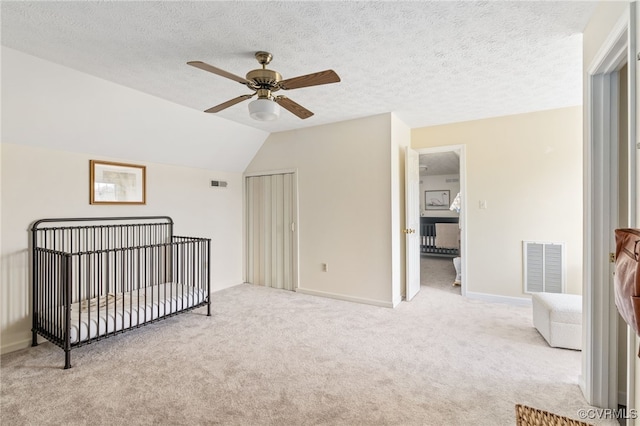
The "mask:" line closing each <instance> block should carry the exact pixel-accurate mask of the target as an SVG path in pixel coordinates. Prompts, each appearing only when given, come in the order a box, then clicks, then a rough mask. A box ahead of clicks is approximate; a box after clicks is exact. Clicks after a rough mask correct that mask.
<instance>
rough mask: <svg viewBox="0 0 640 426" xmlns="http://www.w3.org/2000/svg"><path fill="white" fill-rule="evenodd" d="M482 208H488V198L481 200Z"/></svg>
mask: <svg viewBox="0 0 640 426" xmlns="http://www.w3.org/2000/svg"><path fill="white" fill-rule="evenodd" d="M480 208H481V209H483V210H484V209H486V208H487V200H480Z"/></svg>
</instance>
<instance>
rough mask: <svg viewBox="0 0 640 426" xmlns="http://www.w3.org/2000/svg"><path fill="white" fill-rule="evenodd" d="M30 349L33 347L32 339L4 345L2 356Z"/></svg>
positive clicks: (0, 348)
mask: <svg viewBox="0 0 640 426" xmlns="http://www.w3.org/2000/svg"><path fill="white" fill-rule="evenodd" d="M38 343H40V338H39V337H38ZM29 347H31V339H23V340H19V341H17V342H13V343H9V344H7V345H2V347H0V354H2V355H4V354H8V353H10V352H15V351H19V350H22V349H27V348H29Z"/></svg>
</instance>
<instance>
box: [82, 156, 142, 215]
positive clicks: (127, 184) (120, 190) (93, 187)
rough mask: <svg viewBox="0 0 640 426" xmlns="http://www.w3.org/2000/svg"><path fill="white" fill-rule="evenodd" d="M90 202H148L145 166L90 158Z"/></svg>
mask: <svg viewBox="0 0 640 426" xmlns="http://www.w3.org/2000/svg"><path fill="white" fill-rule="evenodd" d="M89 167H90V182H89V192H90V198H89V203H90V204H146V202H147V200H146V170H147V168H146V167H145V166H138V165H135V164H124V163H111V162H107V161H97V160H90V161H89Z"/></svg>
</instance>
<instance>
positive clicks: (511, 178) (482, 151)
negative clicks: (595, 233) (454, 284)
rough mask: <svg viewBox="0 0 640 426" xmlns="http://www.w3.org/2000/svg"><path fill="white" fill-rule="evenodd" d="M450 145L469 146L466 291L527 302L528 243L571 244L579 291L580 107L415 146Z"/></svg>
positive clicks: (425, 131) (574, 287)
mask: <svg viewBox="0 0 640 426" xmlns="http://www.w3.org/2000/svg"><path fill="white" fill-rule="evenodd" d="M446 145H466V159H467V161H466V172H467V175H466V176H467V186H466V191H467V194H466V200H467V208H466V213H467V217H466V224H467V229H466V232H467V240H466V241H467V254H468V259H467V274H466V275H467V276H466V278H465V279H466V280H467V281H466V285H467V294H468V295H474V294H476V295H477V294H480V295H497V296H506V297H526V296H525V294H524V292H523V279H522V274H523V267H522V241H523V240H532V241H547V242H565V243H566V245H565V249H566V265H567V292H568V293H575V294H581V292H582V108H581V107H570V108H562V109H557V110H549V111H539V112H534V113H529V114H518V115H513V116H506V117H497V118H489V119H485V120H475V121H469V122H464V123H454V124H448V125H442V126H433V127H425V128H421V129H413V130H412V147H413V148H415V149H419V148H431V147H436V146H446ZM481 200H484V201H486V202H487V209H480V208H479V202H480V201H481Z"/></svg>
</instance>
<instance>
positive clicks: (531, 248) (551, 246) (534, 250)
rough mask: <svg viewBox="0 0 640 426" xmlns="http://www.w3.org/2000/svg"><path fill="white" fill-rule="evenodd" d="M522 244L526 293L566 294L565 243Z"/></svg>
mask: <svg viewBox="0 0 640 426" xmlns="http://www.w3.org/2000/svg"><path fill="white" fill-rule="evenodd" d="M522 243H523V244H522V254H523V257H522V263H523V265H524V291H525V293H534V292H540V291H544V292H547V293H564V287H565V286H564V283H565V276H566V274H565V266H564V243H543V242H536V241H523V242H522Z"/></svg>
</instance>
